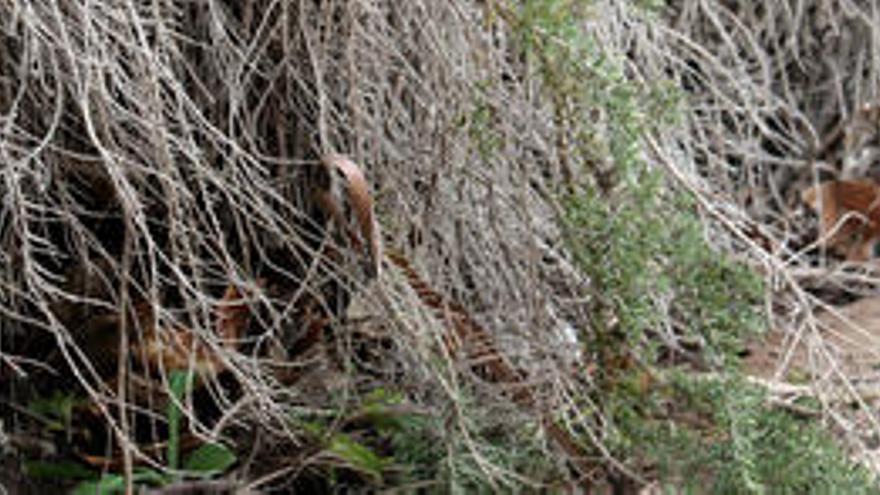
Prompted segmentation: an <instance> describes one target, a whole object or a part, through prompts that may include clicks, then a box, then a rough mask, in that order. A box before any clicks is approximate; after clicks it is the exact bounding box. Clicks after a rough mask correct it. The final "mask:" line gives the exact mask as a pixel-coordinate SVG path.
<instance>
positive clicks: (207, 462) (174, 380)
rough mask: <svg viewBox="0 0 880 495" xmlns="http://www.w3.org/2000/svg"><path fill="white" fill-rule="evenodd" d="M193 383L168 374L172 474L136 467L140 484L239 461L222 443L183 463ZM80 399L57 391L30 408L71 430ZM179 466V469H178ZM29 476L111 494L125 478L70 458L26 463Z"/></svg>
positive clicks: (207, 473) (197, 474) (198, 474)
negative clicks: (184, 419) (184, 406)
mask: <svg viewBox="0 0 880 495" xmlns="http://www.w3.org/2000/svg"><path fill="white" fill-rule="evenodd" d="M191 386H192V373H190V372H186V371H179V370H176V371H173V372H171V373H170V375H169V388H170V392H171V396H172V400H170V401H169V405H168V410H167V418H166V419H167V421H168V450H167V458H166V463H167V467H168V470H169V471H172V472H173V473H172V474H168V473H163V472H159V471H157V470H154V469H150V468H136V469H135V470H134V472H133V473H132V481H133V482H134V484H135V485H140V486H163V485H167V484H169V483H173V482H175V481H179V480H180V479H183V478H210V477H212V476H216V475H218V474H221V473H223V472H225V471H226V470H228V469H229V468H230V467H231V466H232V465H233V464H235V462H236V456H235V453H234V452H232V451H231V450H230V449H229V448H227V447H226V446H224V445H223V444H220V443H206V444H203V445H201V446H200V447H199V448H198V449H196V450H194V451H193V452H191V453H190V454H189V455H187V456H186V458H185V459H184V460H183V463H182V466H178V465H179V464H180V461H179V459H180V427H181V416H182V411H181V410H180V406H179V404H180V403H181V401H182V400H183V398H184V397H185V394H186V393H187V391H188V390H189V388H190V387H191ZM78 402H79V400H78V399H76V398H75V397H73V396H70V395H65V394H61V393H55V394H54V395H53V396H52V397H50V398H49V399H45V400H39V401H35V402H34V403H32V404H31V409H32V411H34V413H35V414H39V415H40V417H44V418H46V424H47V427H48V428H50V429H51V430H53V431H70V429H71V428H72V423H73V407H74V405H75V404H77V403H78ZM178 467H180V469H179V470H178ZM25 470H26V472H27V473H28V475H29V476H31V477H34V478H44V479H52V480H56V481H58V480H70V481H77V482H78V484H77V485H76V487H75V488H74V489H73V491H72V493H73V494H75V495H95V494H98V495H110V494H116V493H123V492H124V490H125V477H124V475H122V474H115V473H113V474H106V473H105V474H101V473H99V472H97V471H95V470H94V469H91V468H88V467H86V466H83V465H82V464H79V463H76V462H70V461H60V462H43V461H31V462H26V463H25Z"/></svg>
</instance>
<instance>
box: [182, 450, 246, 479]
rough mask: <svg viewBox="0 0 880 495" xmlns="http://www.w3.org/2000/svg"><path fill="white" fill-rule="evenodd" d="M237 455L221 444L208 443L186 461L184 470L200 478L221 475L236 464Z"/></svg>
mask: <svg viewBox="0 0 880 495" xmlns="http://www.w3.org/2000/svg"><path fill="white" fill-rule="evenodd" d="M236 460H237V459H236V457H235V453H234V452H232V451H231V450H229V449H228V448H227V447H226V446H225V445H223V444H220V443H206V444H204V445H202V446H201V447H199V448H198V449H196V450H195V452H193V453H192V454H190V455H189V457H188V458H187V459H186V462H184V464H183V469H184V470H186V471H189V472H191V473H196V474H198V475H200V476H211V475H214V474H219V473H222V472H224V471H226V470H227V469H229V467H230V466H232V465H233V464H235V461H236Z"/></svg>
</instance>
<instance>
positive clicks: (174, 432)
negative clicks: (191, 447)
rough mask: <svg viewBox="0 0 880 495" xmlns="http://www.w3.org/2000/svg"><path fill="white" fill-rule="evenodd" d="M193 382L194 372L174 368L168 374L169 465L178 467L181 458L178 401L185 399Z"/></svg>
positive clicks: (171, 467) (173, 467)
mask: <svg viewBox="0 0 880 495" xmlns="http://www.w3.org/2000/svg"><path fill="white" fill-rule="evenodd" d="M190 383H192V373H191V372H189V371H183V370H174V371H172V372H171V374H170V375H169V376H168V387H169V389H170V391H171V400H170V401H168V454H167V455H168V467H169V468H170V469H177V466H178V464H179V460H180V416H181V414H182V412H181V410H180V407H179V406H178V403H180V402H182V401H183V396H184V394H185V393H186V390H187V388H188V387H189V385H190Z"/></svg>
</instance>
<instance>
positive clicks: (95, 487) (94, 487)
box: [71, 474, 125, 495]
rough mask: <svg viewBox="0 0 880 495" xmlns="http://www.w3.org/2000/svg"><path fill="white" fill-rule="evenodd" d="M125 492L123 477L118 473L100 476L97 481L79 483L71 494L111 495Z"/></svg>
mask: <svg viewBox="0 0 880 495" xmlns="http://www.w3.org/2000/svg"><path fill="white" fill-rule="evenodd" d="M114 493H125V478H124V477H122V476H120V475H118V474H111V475H107V476H104V477H102V478H101V479H100V480H98V481H86V482H84V483H80V484H79V485H77V486H76V488H74V489H73V491H72V492H71V494H72V495H112V494H114Z"/></svg>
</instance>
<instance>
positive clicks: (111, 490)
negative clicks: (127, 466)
mask: <svg viewBox="0 0 880 495" xmlns="http://www.w3.org/2000/svg"><path fill="white" fill-rule="evenodd" d="M132 482H133V483H134V484H149V485H163V484H165V483H167V482H168V479H167V478H166V477H165V476H163V475H162V474H161V473H158V472H156V471H153V470H152V469H138V470H136V471H135V472H134V473H133V474H132ZM116 493H125V477H124V476H122V475H121V474H108V475H104V476H103V477H101V479H99V480H98V481H85V482H83V483H80V484H78V485H76V488H74V489H73V491H72V492H71V495H113V494H116Z"/></svg>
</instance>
